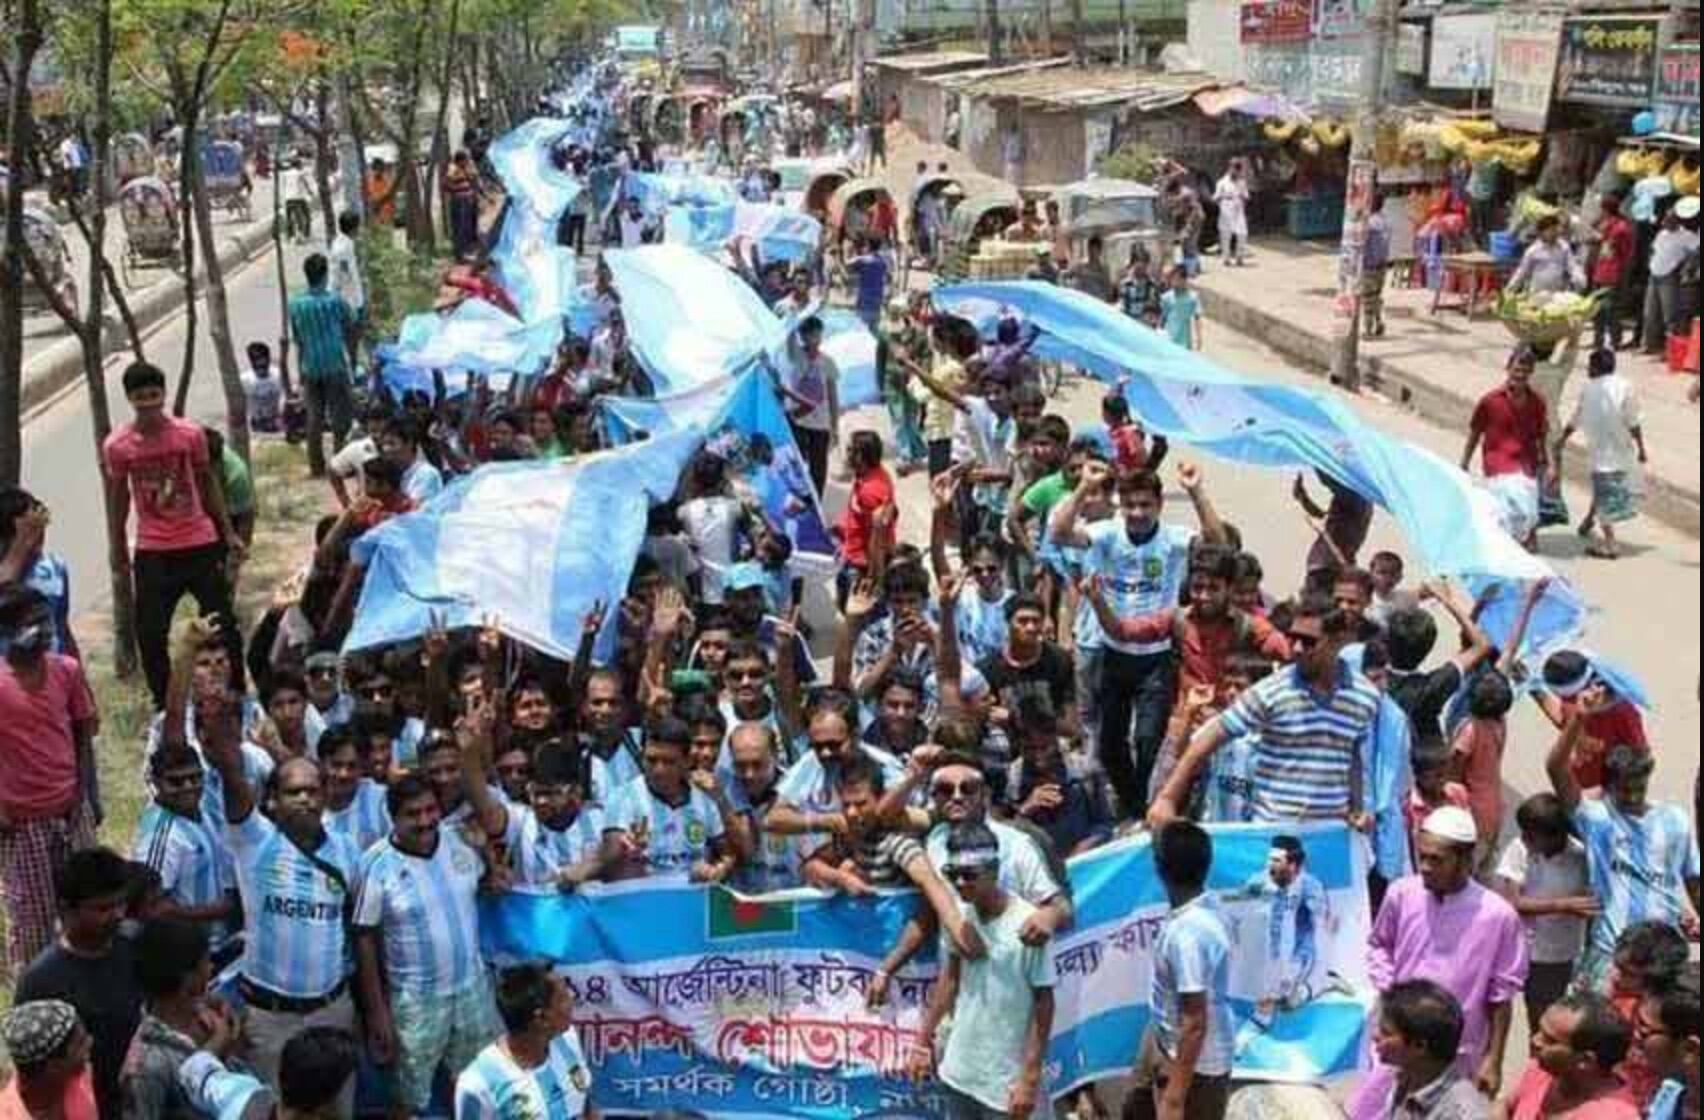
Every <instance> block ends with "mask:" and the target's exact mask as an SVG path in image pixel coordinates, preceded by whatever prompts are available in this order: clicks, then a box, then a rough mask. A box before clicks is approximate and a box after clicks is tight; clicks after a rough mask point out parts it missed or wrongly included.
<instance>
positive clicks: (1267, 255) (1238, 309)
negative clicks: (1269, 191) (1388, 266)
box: [1196, 238, 1699, 536]
mask: <svg viewBox="0 0 1704 1120" xmlns="http://www.w3.org/2000/svg"><path fill="white" fill-rule="evenodd" d="M1336 279H1337V245H1336V244H1335V243H1328V242H1319V243H1315V244H1304V243H1300V242H1296V241H1292V240H1289V239H1287V238H1270V239H1263V240H1258V241H1256V242H1255V245H1254V258H1253V261H1252V262H1251V264H1250V265H1249V267H1247V268H1241V269H1233V268H1226V267H1224V266H1223V265H1221V264H1220V263H1219V262H1218V261H1217V260H1216V259H1212V258H1209V259H1208V261H1207V268H1206V271H1205V272H1204V273H1203V274H1202V276H1201V277H1200V279H1199V280H1198V281H1197V282H1196V287H1197V288H1198V290H1199V291H1200V293H1201V299H1202V304H1203V307H1204V308H1205V310H1206V313H1207V317H1208V319H1209V320H1210V321H1211V322H1218V323H1223V324H1224V325H1226V326H1228V327H1230V328H1232V329H1233V330H1236V331H1238V332H1240V333H1243V334H1247V335H1250V336H1253V337H1255V338H1259V339H1260V340H1261V341H1262V342H1264V343H1266V344H1267V345H1268V346H1271V347H1272V348H1273V349H1275V350H1277V351H1278V352H1279V353H1280V354H1282V355H1283V356H1284V357H1286V358H1288V359H1290V360H1291V361H1294V362H1296V363H1298V364H1299V365H1301V366H1303V367H1305V368H1308V369H1312V370H1314V371H1316V372H1318V373H1320V374H1321V375H1322V376H1323V375H1325V374H1326V373H1327V372H1328V371H1329V370H1330V368H1331V359H1332V355H1333V353H1334V352H1335V350H1336V346H1337V343H1336V339H1335V332H1336V331H1337V330H1339V329H1340V325H1339V324H1340V321H1339V320H1338V319H1337V318H1336V314H1335V310H1334V307H1333V303H1334V300H1335V297H1336V294H1337V288H1336ZM1431 306H1432V293H1431V292H1430V291H1427V290H1425V289H1390V290H1388V291H1387V293H1386V299H1385V319H1386V323H1387V326H1388V330H1389V334H1388V335H1386V336H1385V337H1384V338H1382V339H1378V340H1376V341H1372V342H1367V341H1363V342H1362V343H1361V376H1362V379H1363V382H1364V384H1365V385H1366V386H1367V387H1368V388H1369V389H1372V390H1375V391H1378V392H1381V393H1383V394H1385V395H1386V396H1388V397H1391V398H1392V399H1394V400H1396V401H1397V402H1398V403H1401V404H1404V405H1408V406H1410V407H1412V408H1414V409H1415V411H1416V412H1418V413H1419V414H1420V415H1421V416H1423V417H1424V418H1425V419H1427V420H1429V421H1431V422H1433V423H1436V424H1441V425H1444V426H1446V427H1451V428H1455V429H1458V430H1460V431H1461V432H1462V433H1463V438H1464V439H1465V437H1466V432H1467V423H1468V418H1469V417H1470V416H1471V415H1472V413H1473V406H1474V404H1475V402H1477V401H1478V399H1479V397H1480V396H1481V395H1483V394H1484V393H1485V392H1486V391H1487V390H1489V389H1491V388H1494V387H1495V386H1496V385H1497V384H1498V383H1499V381H1500V380H1501V378H1502V370H1503V364H1504V362H1505V361H1506V360H1507V358H1508V355H1509V350H1510V348H1511V346H1512V345H1513V336H1511V335H1510V334H1509V332H1508V330H1507V328H1505V327H1504V326H1503V324H1501V323H1499V322H1498V321H1497V320H1495V319H1494V318H1491V317H1489V316H1488V315H1486V314H1485V313H1484V312H1481V316H1482V317H1481V318H1478V319H1475V320H1473V321H1472V322H1469V321H1468V320H1467V318H1466V317H1465V316H1464V315H1462V314H1461V313H1460V312H1457V311H1447V310H1446V311H1441V312H1439V313H1438V314H1437V315H1433V314H1432V313H1431ZM1587 342H1588V345H1589V342H1590V340H1589V339H1588V340H1587ZM1620 359H1621V369H1622V371H1623V372H1624V373H1626V374H1627V375H1628V376H1629V377H1631V378H1632V380H1633V383H1634V385H1635V386H1637V388H1638V392H1639V396H1640V399H1641V401H1642V402H1643V404H1644V411H1645V439H1646V443H1647V444H1648V445H1649V447H1650V451H1651V463H1650V466H1649V468H1648V469H1647V474H1646V491H1647V494H1646V503H1645V510H1646V512H1647V513H1649V515H1650V516H1652V517H1654V518H1656V519H1657V520H1659V521H1662V522H1664V523H1665V524H1667V525H1670V526H1673V527H1674V528H1676V529H1679V530H1681V531H1682V532H1686V533H1691V534H1693V535H1694V536H1696V535H1697V534H1698V531H1699V464H1698V458H1699V457H1698V446H1699V442H1698V441H1699V410H1698V407H1697V406H1696V405H1694V404H1692V403H1691V402H1689V401H1688V400H1687V390H1688V388H1689V387H1690V385H1691V384H1692V378H1691V377H1690V376H1675V375H1671V374H1669V373H1668V372H1667V371H1666V369H1665V367H1664V366H1663V364H1662V362H1661V361H1660V360H1658V359H1654V358H1646V357H1643V356H1642V355H1640V354H1638V353H1637V352H1636V351H1623V352H1622V353H1621V354H1620ZM1585 380H1586V373H1585V355H1584V354H1583V353H1582V355H1581V356H1580V360H1579V364H1578V367H1577V368H1576V371H1575V373H1574V376H1573V377H1572V378H1570V379H1569V382H1568V387H1567V391H1566V392H1565V393H1564V396H1563V405H1562V407H1563V413H1564V415H1563V416H1562V418H1561V420H1566V419H1567V413H1568V412H1570V411H1571V410H1572V408H1573V405H1574V402H1575V401H1576V400H1577V399H1578V398H1579V394H1580V387H1581V386H1582V385H1583V384H1584V383H1585ZM1556 423H1557V424H1558V425H1560V423H1561V421H1560V420H1559V421H1557V422H1556ZM1565 471H1566V474H1567V476H1568V477H1570V478H1574V479H1583V478H1584V477H1585V476H1586V473H1587V471H1588V466H1587V462H1586V459H1585V455H1584V445H1583V444H1582V443H1581V441H1580V439H1579V438H1578V437H1576V439H1575V440H1574V443H1573V445H1572V446H1571V448H1570V451H1569V455H1568V458H1567V461H1566V464H1565Z"/></svg>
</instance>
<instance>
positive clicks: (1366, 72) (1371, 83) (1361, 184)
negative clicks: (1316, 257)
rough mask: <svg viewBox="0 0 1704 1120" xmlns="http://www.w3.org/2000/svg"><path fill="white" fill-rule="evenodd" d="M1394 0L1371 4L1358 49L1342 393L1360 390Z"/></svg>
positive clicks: (1340, 353) (1338, 360) (1338, 361)
mask: <svg viewBox="0 0 1704 1120" xmlns="http://www.w3.org/2000/svg"><path fill="white" fill-rule="evenodd" d="M1398 2H1399V0H1374V3H1373V9H1372V11H1371V12H1370V13H1369V14H1368V16H1367V33H1366V37H1365V39H1364V40H1363V42H1362V51H1361V96H1360V98H1359V101H1360V112H1359V113H1358V114H1357V116H1356V119H1355V127H1354V139H1353V141H1352V142H1351V147H1350V149H1349V178H1348V184H1347V186H1346V188H1345V190H1346V193H1345V198H1344V206H1343V247H1342V255H1341V257H1340V258H1339V266H1338V275H1339V283H1340V285H1341V288H1342V290H1341V292H1340V293H1339V296H1338V302H1339V306H1340V307H1344V308H1347V310H1348V312H1349V329H1348V330H1346V331H1344V332H1343V337H1342V338H1341V339H1339V340H1338V344H1337V354H1336V356H1335V358H1334V359H1333V361H1332V364H1331V379H1332V380H1333V381H1335V382H1336V383H1337V384H1339V385H1341V386H1343V387H1344V388H1345V389H1349V390H1351V391H1358V390H1359V389H1360V388H1361V277H1362V274H1363V271H1364V270H1363V269H1362V267H1361V264H1362V252H1363V250H1364V249H1365V247H1366V242H1367V218H1368V216H1369V214H1370V209H1371V206H1372V201H1373V192H1375V191H1376V190H1378V164H1377V163H1376V162H1375V161H1374V159H1373V150H1374V147H1375V137H1376V133H1377V131H1378V125H1379V116H1380V115H1381V114H1382V113H1383V111H1384V87H1385V59H1386V57H1387V56H1388V54H1389V48H1390V44H1391V38H1392V35H1393V34H1394V32H1395V28H1396V18H1397V15H1396V13H1397V5H1398Z"/></svg>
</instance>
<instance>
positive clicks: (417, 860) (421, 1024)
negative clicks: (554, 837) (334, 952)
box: [354, 725, 500, 1120]
mask: <svg viewBox="0 0 1704 1120" xmlns="http://www.w3.org/2000/svg"><path fill="white" fill-rule="evenodd" d="M464 727H465V725H464ZM458 734H460V735H462V736H463V737H468V736H467V732H466V731H465V729H464V730H461V731H459V732H458ZM470 745H471V744H470ZM472 749H477V748H472ZM386 800H387V803H388V805H389V807H390V815H391V834H390V837H389V838H388V839H386V840H384V841H383V842H381V843H378V844H375V845H373V848H372V850H370V851H369V852H368V853H367V854H366V856H365V857H364V858H363V859H362V861H361V875H360V889H359V891H358V892H357V894H356V896H355V913H354V926H355V937H356V942H355V949H356V975H357V977H358V979H359V982H360V985H361V1005H362V1008H363V1009H364V1011H365V1013H366V1022H367V1044H368V1048H369V1052H370V1053H371V1054H372V1056H373V1060H374V1061H375V1062H377V1063H378V1064H379V1065H380V1066H386V1067H390V1069H391V1074H392V1076H391V1099H390V1115H391V1116H393V1117H395V1118H396V1120H406V1118H407V1117H410V1116H419V1115H422V1114H424V1112H425V1109H426V1107H427V1105H428V1104H429V1103H430V1102H431V1097H432V1080H433V1077H434V1075H435V1074H436V1073H437V1070H438V1067H439V1065H440V1064H443V1065H444V1066H445V1067H446V1068H447V1069H449V1070H451V1071H454V1070H459V1069H461V1068H463V1067H464V1066H466V1065H467V1064H468V1063H469V1062H471V1061H473V1059H474V1058H475V1056H477V1055H478V1053H479V1052H480V1050H482V1049H484V1047H485V1046H486V1044H487V1043H489V1042H490V1041H491V1040H492V1039H493V1038H495V1037H497V1034H498V1032H499V1030H500V1027H499V1025H498V1022H497V1014H496V1008H495V1007H494V1005H493V1003H492V997H491V985H490V981H489V980H487V978H486V974H485V964H484V961H483V960H481V958H480V954H479V915H478V910H477V897H478V893H479V887H480V883H481V882H482V881H483V880H484V878H485V872H486V861H485V853H486V852H487V851H489V848H488V847H486V846H485V845H484V844H483V839H484V838H483V836H479V835H478V834H477V832H475V836H476V839H478V840H480V841H481V843H480V846H479V847H477V848H476V847H475V846H474V845H473V844H472V843H470V842H469V840H468V839H467V837H466V836H464V834H463V832H462V830H460V829H458V828H456V827H454V826H446V824H445V823H444V814H443V809H442V808H441V807H440V806H439V804H438V795H437V794H436V793H435V792H433V790H432V787H431V785H430V784H428V783H427V781H426V780H425V779H423V778H421V777H420V776H419V775H416V774H406V775H404V776H403V777H401V778H399V779H397V780H396V781H395V782H393V783H392V784H391V787H390V790H389V792H388V793H387V794H386Z"/></svg>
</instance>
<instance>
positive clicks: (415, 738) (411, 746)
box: [391, 717, 426, 770]
mask: <svg viewBox="0 0 1704 1120" xmlns="http://www.w3.org/2000/svg"><path fill="white" fill-rule="evenodd" d="M425 738H426V725H425V723H423V722H421V721H420V720H418V719H414V718H412V717H410V718H409V719H406V720H404V721H403V723H402V730H401V731H398V732H397V733H396V738H395V739H393V740H392V741H391V765H393V766H399V767H401V768H402V769H404V770H413V769H414V768H415V767H417V766H419V765H420V744H421V742H422V741H424V740H425Z"/></svg>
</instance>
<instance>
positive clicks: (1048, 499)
mask: <svg viewBox="0 0 1704 1120" xmlns="http://www.w3.org/2000/svg"><path fill="white" fill-rule="evenodd" d="M1070 493H1071V486H1070V484H1069V483H1067V482H1066V481H1065V472H1064V471H1054V472H1053V473H1052V474H1050V475H1047V476H1045V477H1043V478H1039V479H1037V480H1036V481H1035V483H1034V484H1033V485H1032V486H1031V487H1030V488H1029V489H1028V490H1025V491H1024V496H1023V504H1024V509H1026V510H1028V511H1029V512H1031V513H1033V514H1035V515H1036V516H1037V517H1040V518H1046V517H1047V515H1048V514H1050V513H1052V512H1053V507H1054V506H1056V505H1058V504H1059V503H1060V502H1062V501H1064V500H1065V498H1066V496H1067V495H1069V494H1070Z"/></svg>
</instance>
